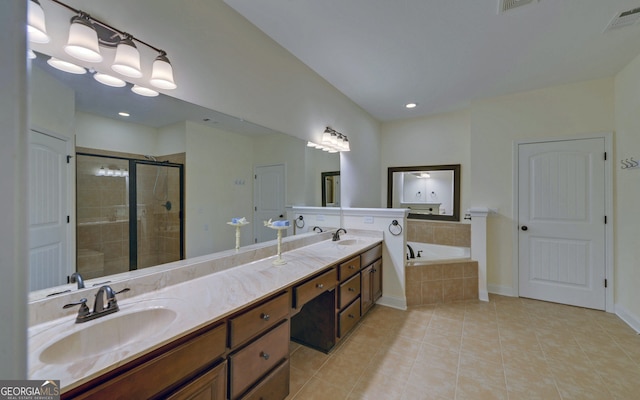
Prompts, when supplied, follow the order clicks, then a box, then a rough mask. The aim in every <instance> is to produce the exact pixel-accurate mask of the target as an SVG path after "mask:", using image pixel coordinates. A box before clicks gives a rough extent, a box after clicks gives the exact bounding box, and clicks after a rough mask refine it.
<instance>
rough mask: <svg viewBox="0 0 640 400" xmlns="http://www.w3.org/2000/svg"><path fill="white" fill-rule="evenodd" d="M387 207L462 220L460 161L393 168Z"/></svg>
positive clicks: (414, 214)
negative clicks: (456, 162)
mask: <svg viewBox="0 0 640 400" xmlns="http://www.w3.org/2000/svg"><path fill="white" fill-rule="evenodd" d="M387 207H390V208H391V207H392V208H408V209H409V210H410V211H409V218H413V219H433V220H443V221H459V220H460V164H454V165H430V166H409V167H389V168H388V175H387Z"/></svg>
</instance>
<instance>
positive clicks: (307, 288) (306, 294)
mask: <svg viewBox="0 0 640 400" xmlns="http://www.w3.org/2000/svg"><path fill="white" fill-rule="evenodd" d="M337 280H338V279H337V278H336V269H335V268H332V269H331V270H330V271H327V272H325V273H324V274H322V275H320V276H317V277H315V278H313V279H311V280H309V281H307V282H305V283H303V284H301V285H299V286H296V287H295V288H293V303H294V307H295V308H298V309H300V308H302V306H304V305H305V303H307V302H308V301H309V300H312V299H314V298H315V297H316V296H318V295H320V294H322V293H324V292H325V291H327V290H331V289H333V288H335V287H336V282H337Z"/></svg>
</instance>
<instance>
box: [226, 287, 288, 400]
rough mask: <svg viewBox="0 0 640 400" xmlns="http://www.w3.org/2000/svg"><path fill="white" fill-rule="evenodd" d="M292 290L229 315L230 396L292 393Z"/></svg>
mask: <svg viewBox="0 0 640 400" xmlns="http://www.w3.org/2000/svg"><path fill="white" fill-rule="evenodd" d="M289 293H290V292H289V291H287V292H285V293H282V294H280V295H277V296H275V297H273V298H271V299H269V300H267V301H265V302H262V303H261V304H258V305H256V306H254V307H252V308H250V309H248V310H243V311H242V312H241V313H239V314H237V315H235V316H232V317H231V318H230V319H229V348H230V353H229V356H228V363H229V398H230V399H232V400H235V399H240V398H242V399H246V398H261V397H262V398H264V399H274V400H282V399H284V398H285V397H286V396H287V395H288V394H289V338H290V335H291V331H290V326H289V305H290V302H291V300H290V296H289ZM256 393H259V394H260V395H258V397H254V396H256ZM267 394H268V396H267Z"/></svg>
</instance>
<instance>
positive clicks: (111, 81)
mask: <svg viewBox="0 0 640 400" xmlns="http://www.w3.org/2000/svg"><path fill="white" fill-rule="evenodd" d="M93 79H95V80H96V81H98V82H100V83H102V84H103V85H107V86H111V87H123V86H125V85H126V84H127V82H125V81H123V80H122V79H120V78H116V77H115V76H111V75H107V74H103V73H102V72H96V73H95V74H93Z"/></svg>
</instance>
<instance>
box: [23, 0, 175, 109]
mask: <svg viewBox="0 0 640 400" xmlns="http://www.w3.org/2000/svg"><path fill="white" fill-rule="evenodd" d="M28 1H29V26H28V32H29V39H30V40H31V41H33V42H37V43H46V42H48V41H49V38H48V36H47V35H46V29H45V25H44V11H43V9H42V7H41V6H40V3H39V0H28ZM48 1H50V2H51V3H55V4H57V5H59V6H61V7H64V8H66V9H68V10H69V11H71V12H72V13H74V14H75V15H74V16H73V17H72V18H71V25H70V26H69V37H68V40H67V44H66V46H65V47H64V50H65V52H66V53H67V54H69V55H71V56H73V57H75V58H77V59H79V60H82V61H86V62H92V63H95V62H101V61H102V60H103V56H102V54H101V52H100V47H101V46H103V47H108V48H114V47H115V48H116V51H115V57H114V60H113V63H112V65H111V69H112V70H113V71H115V72H117V73H118V74H121V75H123V76H126V77H130V78H136V79H138V78H142V77H143V73H142V69H141V68H140V52H139V51H138V47H137V46H136V43H135V42H137V43H138V45H140V44H142V45H144V46H147V47H148V48H150V49H152V50H153V51H155V52H156V53H157V54H158V56H157V57H156V58H155V60H154V62H153V66H152V72H151V77H150V79H149V84H151V85H153V86H155V87H157V88H160V89H165V90H171V89H175V88H176V87H177V85H176V83H175V80H174V77H173V67H172V65H171V63H170V62H169V59H168V58H167V53H166V52H165V51H164V50H161V49H159V48H157V47H155V46H152V45H150V44H149V43H147V42H144V41H142V40H140V39H138V38H136V37H134V36H132V35H130V34H128V33H126V32H123V31H122V30H119V29H116V28H114V27H113V26H111V25H109V24H107V23H105V22H103V21H100V20H97V19H95V18H93V17H91V16H90V15H89V14H87V13H86V12H84V11H82V10H78V9H76V8H73V7H71V6H69V5H67V4H65V3H63V2H62V1H60V0H48ZM41 33H44V36H42V35H41ZM45 37H46V41H44V40H45ZM96 79H97V78H96ZM107 84H108V83H107ZM111 86H113V85H111ZM117 86H124V85H121V84H118V85H117ZM135 86H137V85H135ZM135 86H134V87H135ZM145 86H146V85H145ZM140 88H141V89H139V90H138V89H137V88H136V89H135V90H133V91H134V92H135V93H137V94H141V95H143V96H150V97H151V96H157V95H158V94H159V93H158V92H157V91H154V90H151V89H148V88H144V87H142V86H140Z"/></svg>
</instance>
